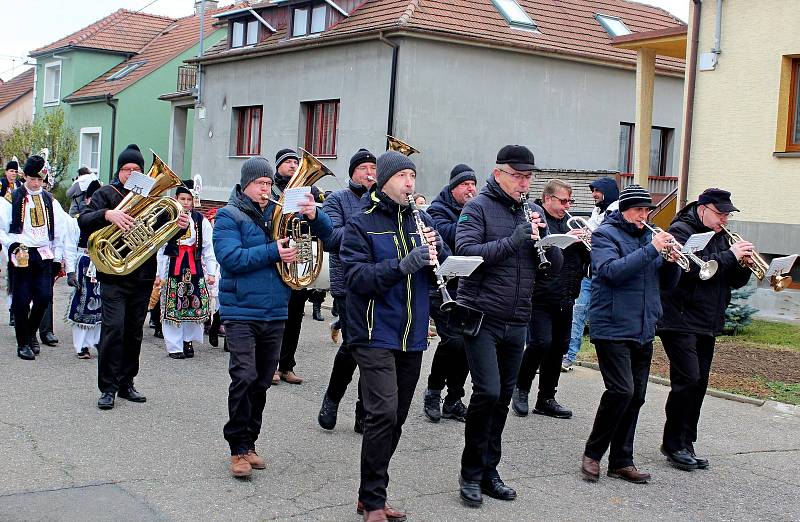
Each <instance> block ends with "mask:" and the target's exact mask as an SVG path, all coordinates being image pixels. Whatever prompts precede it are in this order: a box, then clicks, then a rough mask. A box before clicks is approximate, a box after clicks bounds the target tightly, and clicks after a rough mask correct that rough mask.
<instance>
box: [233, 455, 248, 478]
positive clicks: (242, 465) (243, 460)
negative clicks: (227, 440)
mask: <svg viewBox="0 0 800 522" xmlns="http://www.w3.org/2000/svg"><path fill="white" fill-rule="evenodd" d="M231 474H232V475H233V476H234V477H249V476H250V475H252V474H253V467H252V466H251V465H250V463H249V462H248V461H247V455H231Z"/></svg>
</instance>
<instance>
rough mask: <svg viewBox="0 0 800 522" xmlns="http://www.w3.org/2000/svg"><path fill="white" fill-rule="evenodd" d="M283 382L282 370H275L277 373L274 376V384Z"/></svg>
mask: <svg viewBox="0 0 800 522" xmlns="http://www.w3.org/2000/svg"><path fill="white" fill-rule="evenodd" d="M280 382H281V372H279V371H278V370H275V374H274V375H273V376H272V384H278V383H280Z"/></svg>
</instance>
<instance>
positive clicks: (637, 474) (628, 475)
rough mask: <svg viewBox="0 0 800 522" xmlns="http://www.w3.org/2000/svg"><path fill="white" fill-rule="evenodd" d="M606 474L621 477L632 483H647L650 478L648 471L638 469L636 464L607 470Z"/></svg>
mask: <svg viewBox="0 0 800 522" xmlns="http://www.w3.org/2000/svg"><path fill="white" fill-rule="evenodd" d="M608 476H609V477H613V478H621V479H622V480H627V481H628V482H633V483H634V484H647V481H648V480H650V473H645V472H644V471H639V470H638V469H636V466H626V467H624V468H618V469H610V470H608Z"/></svg>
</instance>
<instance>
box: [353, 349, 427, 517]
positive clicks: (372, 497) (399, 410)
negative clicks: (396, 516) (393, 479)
mask: <svg viewBox="0 0 800 522" xmlns="http://www.w3.org/2000/svg"><path fill="white" fill-rule="evenodd" d="M353 356H354V357H355V359H356V361H358V367H359V371H360V372H361V381H360V383H361V393H362V395H363V398H364V412H365V414H366V419H365V423H364V437H363V438H362V439H361V485H360V487H359V489H358V499H359V500H360V501H361V502H363V503H364V508H365V509H366V510H368V511H374V510H376V509H381V508H383V507H384V506H385V505H386V488H387V487H388V485H389V471H388V470H389V461H390V460H391V459H392V455H394V451H395V449H397V444H398V442H400V435H402V433H403V423H405V421H406V417H408V409H409V408H410V407H411V400H412V399H413V397H414V389H415V388H416V386H417V381H418V380H419V372H420V369H421V368H422V352H421V351H420V352H402V351H400V350H388V349H385V348H368V347H356V348H354V349H353Z"/></svg>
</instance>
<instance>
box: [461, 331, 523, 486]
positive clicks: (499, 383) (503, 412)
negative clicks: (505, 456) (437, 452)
mask: <svg viewBox="0 0 800 522" xmlns="http://www.w3.org/2000/svg"><path fill="white" fill-rule="evenodd" d="M525 330H526V327H525V325H514V324H507V323H502V322H499V321H496V320H492V319H484V321H483V325H482V326H481V329H480V331H479V332H478V335H476V336H475V337H471V336H464V346H465V349H466V353H467V361H469V371H470V373H471V374H472V396H471V397H470V401H469V406H468V407H467V423H466V426H465V428H464V451H463V453H462V454H461V476H462V477H463V478H464V479H465V480H468V481H472V482H478V481H481V480H482V479H484V478H487V479H489V478H491V477H493V476H496V475H497V465H498V464H499V463H500V457H501V456H502V450H501V446H502V445H501V442H502V438H503V429H504V428H505V425H506V418H507V417H508V405H509V404H510V403H511V395H512V394H513V392H514V386H515V385H516V384H517V373H518V372H519V365H520V361H521V360H522V351H523V348H524V346H525Z"/></svg>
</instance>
